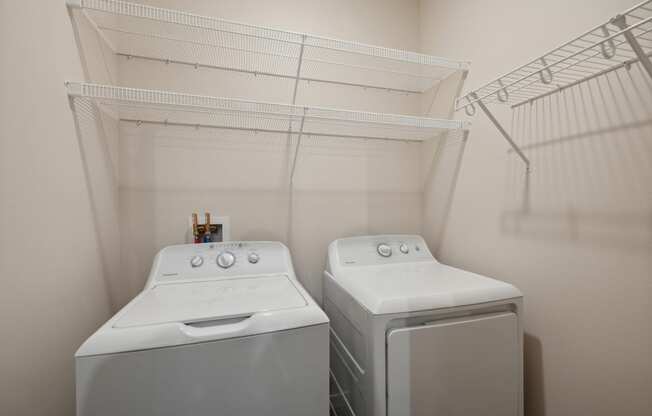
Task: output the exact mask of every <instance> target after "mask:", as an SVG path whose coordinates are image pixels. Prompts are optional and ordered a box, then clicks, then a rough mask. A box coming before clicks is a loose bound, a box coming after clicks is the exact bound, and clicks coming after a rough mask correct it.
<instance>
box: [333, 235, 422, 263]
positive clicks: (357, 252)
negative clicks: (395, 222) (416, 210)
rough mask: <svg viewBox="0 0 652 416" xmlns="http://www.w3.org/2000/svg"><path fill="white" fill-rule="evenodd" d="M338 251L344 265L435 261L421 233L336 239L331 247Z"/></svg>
mask: <svg viewBox="0 0 652 416" xmlns="http://www.w3.org/2000/svg"><path fill="white" fill-rule="evenodd" d="M333 249H334V250H336V251H337V257H338V258H339V261H340V264H341V265H342V266H371V265H375V264H387V263H403V262H415V261H432V260H434V258H433V256H432V254H430V250H428V247H427V246H426V242H425V241H424V240H423V238H422V237H420V236H418V235H378V236H367V237H351V238H343V239H340V240H337V241H336V242H335V243H334V247H331V250H333Z"/></svg>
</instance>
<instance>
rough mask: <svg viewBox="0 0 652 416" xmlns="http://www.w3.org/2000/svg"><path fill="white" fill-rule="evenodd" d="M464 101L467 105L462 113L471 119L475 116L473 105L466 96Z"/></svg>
mask: <svg viewBox="0 0 652 416" xmlns="http://www.w3.org/2000/svg"><path fill="white" fill-rule="evenodd" d="M466 101H468V102H469V103H468V104H467V105H465V106H464V112H465V113H466V115H467V116H469V117H473V116H474V115H475V104H473V103H472V102H471V97H469V96H468V95H467V96H466Z"/></svg>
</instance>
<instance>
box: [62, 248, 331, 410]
mask: <svg viewBox="0 0 652 416" xmlns="http://www.w3.org/2000/svg"><path fill="white" fill-rule="evenodd" d="M75 361H76V383H77V389H76V390H77V391H76V393H77V415H78V416H90V415H92V416H103V415H106V416H109V415H110V416H121V415H125V416H126V415H129V416H134V415H138V416H150V415H157V416H163V415H169V416H179V415H192V416H203V415H211V416H214V415H220V416H236V415H237V416H242V415H273V416H276V415H278V416H287V415H295V416H306V415H317V416H326V415H328V412H329V403H328V394H329V392H328V318H327V317H326V315H325V314H324V312H323V311H322V310H321V309H320V308H319V307H318V306H317V305H316V304H315V302H314V301H313V300H312V298H311V297H310V295H308V293H307V292H306V291H305V290H304V288H303V287H302V286H301V284H300V283H299V282H298V280H297V278H296V276H295V274H294V271H293V267H292V261H291V257H290V253H289V251H288V249H287V248H286V247H285V246H284V245H283V244H281V243H277V242H229V243H214V244H190V245H179V246H171V247H167V248H165V249H163V250H161V251H160V252H159V253H158V255H157V256H156V258H155V260H154V264H153V268H152V271H151V274H150V277H149V279H148V281H147V284H146V286H145V289H144V290H143V291H142V292H141V293H140V294H139V295H138V296H136V297H135V298H134V299H133V300H132V301H131V302H130V303H129V304H127V305H126V306H125V307H124V308H123V309H122V310H121V311H120V312H118V313H117V314H116V315H115V316H114V317H113V318H111V319H110V320H109V321H108V322H107V323H106V324H105V325H104V326H102V327H101V328H100V329H99V330H98V331H97V332H96V333H95V334H93V335H92V336H91V337H90V338H89V339H88V340H87V341H86V342H85V343H84V344H83V345H82V346H81V347H80V348H79V350H78V351H77V353H76V356H75Z"/></svg>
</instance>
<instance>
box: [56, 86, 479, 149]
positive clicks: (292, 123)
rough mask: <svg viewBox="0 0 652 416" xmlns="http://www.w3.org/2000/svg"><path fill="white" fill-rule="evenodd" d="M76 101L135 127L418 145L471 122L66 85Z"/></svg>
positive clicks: (144, 90) (134, 89)
mask: <svg viewBox="0 0 652 416" xmlns="http://www.w3.org/2000/svg"><path fill="white" fill-rule="evenodd" d="M68 93H69V95H70V96H71V97H73V98H85V99H91V100H94V101H95V102H97V103H98V104H99V105H101V106H102V107H103V108H105V109H106V110H107V112H109V113H110V114H112V115H113V116H114V117H115V118H117V119H119V120H121V121H124V122H131V123H136V124H162V125H169V126H187V127H194V128H214V129H224V130H241V131H251V132H254V133H257V132H260V133H280V134H293V135H298V134H301V135H303V136H304V137H311V136H314V137H336V138H351V139H370V140H393V141H407V142H419V141H423V140H427V139H430V138H433V137H437V136H439V135H440V134H442V133H444V132H449V131H457V130H460V131H462V130H463V129H466V128H468V123H467V122H463V121H457V120H440V119H433V118H425V117H413V116H406V115H397V114H383V113H371V112H362V111H349V110H337V109H330V108H323V107H306V106H296V105H290V104H277V103H266V102H258V101H245V100H236V99H229V98H222V97H210V96H202V95H191V94H181V93H174V92H167V91H156V90H146V89H138V88H126V87H116V86H110V85H99V84H90V83H68Z"/></svg>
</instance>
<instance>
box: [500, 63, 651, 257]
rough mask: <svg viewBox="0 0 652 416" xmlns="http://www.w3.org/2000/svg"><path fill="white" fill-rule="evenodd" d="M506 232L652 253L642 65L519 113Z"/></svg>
mask: <svg viewBox="0 0 652 416" xmlns="http://www.w3.org/2000/svg"><path fill="white" fill-rule="evenodd" d="M512 132H513V135H514V137H515V139H516V140H517V142H518V143H519V145H520V146H522V149H523V151H524V152H525V154H526V155H527V156H528V157H529V158H530V160H531V172H530V173H529V174H525V175H524V168H523V165H522V163H520V161H519V160H517V159H516V158H511V163H510V167H509V169H510V175H509V182H508V184H507V195H508V197H507V198H508V200H507V207H508V208H507V210H506V211H505V212H504V213H503V216H502V230H503V231H504V232H505V233H508V234H514V235H519V236H524V237H528V238H532V239H540V240H547V241H573V242H577V243H580V244H587V245H591V246H604V247H608V248H611V249H619V250H626V251H633V250H636V251H640V250H650V247H651V245H652V192H651V191H650V189H651V188H650V184H651V183H652V80H650V79H649V77H647V75H646V74H645V73H644V71H643V70H642V68H641V66H640V64H634V65H632V66H631V67H630V68H629V69H626V68H621V69H619V70H616V71H613V72H610V73H606V74H604V75H602V76H600V77H598V78H595V79H592V80H589V81H586V82H584V83H581V84H578V85H576V86H574V87H571V88H568V89H565V90H563V91H561V92H559V93H556V94H553V95H549V96H546V97H542V98H540V99H538V100H535V101H533V102H531V103H524V104H521V105H519V106H517V107H515V108H514V111H513V118H512Z"/></svg>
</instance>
